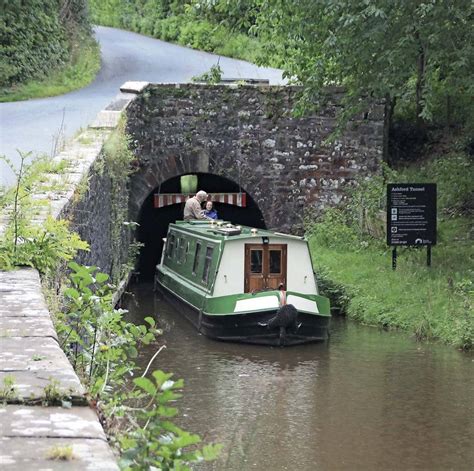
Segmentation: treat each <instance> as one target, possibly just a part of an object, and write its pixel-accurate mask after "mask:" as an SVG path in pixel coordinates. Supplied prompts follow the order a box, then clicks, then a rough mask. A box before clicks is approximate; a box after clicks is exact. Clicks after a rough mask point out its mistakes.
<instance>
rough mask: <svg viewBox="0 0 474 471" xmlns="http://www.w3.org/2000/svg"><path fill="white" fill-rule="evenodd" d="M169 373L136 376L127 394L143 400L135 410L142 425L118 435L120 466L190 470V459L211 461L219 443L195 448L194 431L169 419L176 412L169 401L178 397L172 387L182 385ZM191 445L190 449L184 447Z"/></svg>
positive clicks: (196, 442) (157, 372) (160, 372)
mask: <svg viewBox="0 0 474 471" xmlns="http://www.w3.org/2000/svg"><path fill="white" fill-rule="evenodd" d="M172 376H173V375H172V374H171V373H164V372H162V371H159V370H156V371H154V372H153V373H152V378H151V379H149V378H145V377H141V378H136V379H134V380H133V382H134V384H135V387H136V388H138V389H137V390H136V391H134V392H132V394H131V396H133V398H134V399H135V400H140V401H141V402H142V403H144V404H145V403H146V406H145V407H141V408H139V409H138V410H137V416H136V419H137V420H138V423H141V424H145V425H144V426H142V427H138V428H135V430H133V431H131V432H129V433H127V434H124V435H123V436H122V437H121V438H120V445H121V449H122V457H121V460H120V465H121V468H122V469H124V470H133V469H162V470H182V471H185V470H191V468H190V467H189V465H190V464H192V463H199V462H202V461H211V460H214V459H216V458H217V456H218V454H219V451H220V450H221V448H222V446H221V445H205V446H203V447H202V448H201V449H197V448H196V446H195V445H197V444H198V443H200V442H201V439H200V437H199V436H198V435H195V434H191V433H189V432H186V431H185V430H183V429H181V428H180V427H178V426H176V425H175V424H174V423H173V422H171V420H170V419H171V418H173V417H175V416H176V415H177V413H178V411H177V409H176V408H175V407H173V404H174V403H175V402H176V400H177V399H179V398H180V397H181V395H180V394H178V393H177V392H176V391H177V390H180V389H181V388H182V387H183V381H182V380H178V381H174V380H172V379H171V378H172ZM189 447H192V449H191V450H188V448H189Z"/></svg>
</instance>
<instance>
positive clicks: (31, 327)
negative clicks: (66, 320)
mask: <svg viewBox="0 0 474 471" xmlns="http://www.w3.org/2000/svg"><path fill="white" fill-rule="evenodd" d="M1 337H51V338H53V339H56V340H57V339H58V336H57V334H56V330H55V329H54V326H53V322H52V321H51V319H50V318H49V317H48V316H38V317H35V316H29V317H28V316H12V317H5V316H1V318H0V338H1ZM0 342H2V340H0Z"/></svg>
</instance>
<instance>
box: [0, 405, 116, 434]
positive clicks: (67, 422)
mask: <svg viewBox="0 0 474 471" xmlns="http://www.w3.org/2000/svg"><path fill="white" fill-rule="evenodd" d="M0 424H1V427H0V436H1V437H17V438H19V437H29V438H40V437H49V438H94V439H100V440H103V441H104V442H106V441H107V439H106V436H105V433H104V430H103V429H102V426H101V425H100V422H99V420H98V418H97V415H96V413H95V412H94V411H93V410H92V409H91V408H90V407H71V408H70V409H65V408H62V407H38V406H23V405H12V404H9V405H6V406H0Z"/></svg>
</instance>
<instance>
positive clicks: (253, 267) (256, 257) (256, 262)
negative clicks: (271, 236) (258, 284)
mask: <svg viewBox="0 0 474 471" xmlns="http://www.w3.org/2000/svg"><path fill="white" fill-rule="evenodd" d="M262 260H263V250H251V251H250V271H251V272H252V273H262Z"/></svg>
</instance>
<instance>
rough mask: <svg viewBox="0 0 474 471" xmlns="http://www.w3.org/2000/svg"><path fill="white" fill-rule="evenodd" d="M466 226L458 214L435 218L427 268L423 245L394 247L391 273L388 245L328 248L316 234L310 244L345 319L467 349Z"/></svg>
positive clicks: (470, 316)
mask: <svg viewBox="0 0 474 471" xmlns="http://www.w3.org/2000/svg"><path fill="white" fill-rule="evenodd" d="M469 226H470V221H469V219H463V218H457V219H449V220H445V221H441V222H440V226H439V239H440V240H439V242H438V245H437V246H435V247H434V248H433V261H432V266H431V268H429V267H427V266H426V249H425V250H422V249H409V248H407V249H401V250H399V254H398V266H397V269H396V270H395V271H394V270H392V268H391V253H390V250H389V249H388V248H387V249H386V250H384V249H382V248H381V247H380V246H378V247H371V246H368V247H361V249H359V250H353V249H349V248H348V249H344V248H340V247H339V248H329V247H325V246H320V245H319V244H318V243H317V241H316V238H315V237H312V238H310V247H311V251H312V254H313V260H314V261H315V265H316V268H317V271H318V272H320V276H321V277H322V285H323V289H324V286H328V287H329V290H326V292H327V294H328V295H330V296H331V295H333V296H331V297H332V298H333V302H335V303H338V304H342V305H343V308H344V310H345V312H346V314H347V315H348V316H349V317H350V318H352V319H355V320H358V321H360V322H362V323H364V324H367V325H374V326H375V325H377V326H382V327H385V328H400V329H403V330H406V331H408V332H411V333H412V334H413V335H414V336H415V337H416V338H417V339H420V340H421V339H426V340H430V339H439V340H442V341H443V342H446V343H448V344H451V345H453V346H455V347H457V348H462V349H471V348H472V347H473V343H474V303H473V294H474V284H473V282H472V279H473V274H474V271H473V263H472V262H473V258H474V252H473V249H472V240H469V237H468V232H469ZM328 291H329V292H328ZM334 294H336V296H334ZM334 298H336V299H334Z"/></svg>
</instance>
